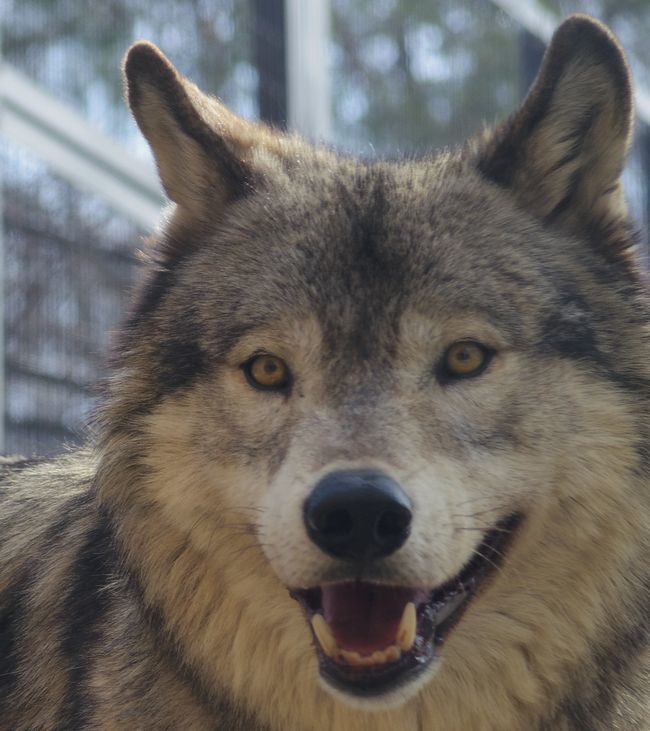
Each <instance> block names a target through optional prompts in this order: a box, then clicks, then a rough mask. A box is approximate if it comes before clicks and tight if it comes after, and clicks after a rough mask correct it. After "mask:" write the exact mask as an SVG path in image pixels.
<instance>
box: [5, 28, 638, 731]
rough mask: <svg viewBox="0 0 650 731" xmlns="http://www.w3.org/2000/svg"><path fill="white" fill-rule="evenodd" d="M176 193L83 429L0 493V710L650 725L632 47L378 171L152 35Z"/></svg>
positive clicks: (454, 729) (161, 148)
mask: <svg viewBox="0 0 650 731" xmlns="http://www.w3.org/2000/svg"><path fill="white" fill-rule="evenodd" d="M124 70H125V77H126V86H127V93H128V99H129V103H130V106H131V109H132V111H133V114H134V116H135V119H136V121H137V123H138V125H139V127H140V129H141V130H142V132H143V134H144V136H145V137H146V139H147V140H148V142H149V144H150V146H151V148H152V150H153V153H154V156H155V158H156V161H157V166H158V170H159V173H160V178H161V180H162V183H163V185H164V188H165V190H166V192H167V194H168V196H169V198H170V200H171V201H172V203H171V207H170V209H169V210H168V211H167V213H166V218H165V221H164V223H163V224H162V225H161V227H160V230H159V231H157V232H156V233H155V234H154V235H153V237H152V239H151V240H150V241H148V242H147V244H146V247H145V248H146V250H145V252H144V257H145V269H146V272H145V276H144V278H143V281H142V284H141V286H140V288H139V289H138V292H137V294H136V296H135V298H134V301H133V305H132V309H131V311H130V313H129V315H128V317H127V319H126V321H125V323H124V325H123V327H122V329H121V332H120V334H119V337H118V339H117V342H116V343H115V347H114V351H113V355H112V361H111V369H110V375H109V376H108V378H107V379H106V382H105V384H104V385H103V395H102V400H101V404H100V406H99V408H98V411H97V416H96V419H95V422H94V432H93V433H94V436H93V438H92V439H91V440H90V442H89V444H88V445H87V446H86V447H85V448H84V449H82V450H80V451H70V452H68V453H67V454H65V455H63V456H60V457H58V458H57V459H54V460H50V461H38V460H36V461H34V460H25V459H15V458H14V459H6V460H5V461H4V463H3V465H2V474H3V478H2V482H1V483H0V506H1V507H0V727H1V728H2V729H12V730H14V731H16V730H28V729H29V730H34V729H46V730H47V729H192V730H194V729H196V730H197V731H201V729H227V730H229V731H253V730H255V731H294V730H295V731H371V730H372V731H389V730H390V731H395V730H396V729H399V730H404V731H411V730H412V731H551V730H552V731H570V730H571V731H577V730H581V731H605V730H606V731H612V730H613V729H617V730H619V731H639V730H647V729H650V705H649V698H650V680H649V669H650V653H649V642H648V626H649V618H648V606H649V604H650V572H649V568H648V547H649V538H650V489H649V486H650V420H649V416H648V401H649V399H650V331H649V322H650V309H649V302H648V295H647V285H646V274H645V273H644V271H643V268H642V266H641V264H640V257H639V255H638V253H637V250H638V235H637V233H636V229H635V226H634V225H633V223H632V222H631V220H630V217H629V215H628V213H627V209H626V205H625V201H624V197H623V192H622V186H621V171H622V168H623V163H624V160H625V156H626V151H627V149H628V146H629V142H630V134H631V128H632V118H633V103H632V91H631V83H630V75H629V72H628V66H627V64H626V61H625V58H624V55H623V53H622V51H621V48H620V46H619V44H618V42H617V40H616V39H615V38H614V36H613V35H612V33H611V32H610V31H609V30H608V29H607V28H606V27H605V26H603V25H602V24H600V23H599V22H597V21H595V20H593V19H590V18H589V17H587V16H580V15H578V16H572V17H571V18H569V19H568V20H566V21H565V22H564V23H563V24H562V25H561V26H560V27H559V29H558V30H557V31H556V33H555V35H554V37H553V40H552V42H551V44H550V46H549V48H548V50H547V53H546V55H545V58H544V61H543V64H542V67H541V70H540V72H539V75H538V77H537V79H536V81H535V83H534V85H533V87H532V89H531V91H530V93H529V94H528V95H527V97H526V99H525V100H524V102H523V104H522V105H521V107H520V108H519V109H518V110H517V111H516V112H514V113H513V114H512V116H510V117H509V118H508V119H506V120H505V121H504V122H502V123H501V124H499V125H497V126H496V127H495V128H493V129H486V130H484V131H482V132H480V133H479V134H477V135H476V137H474V138H473V139H471V140H470V141H469V142H467V143H466V144H464V145H463V146H461V147H459V148H458V149H455V150H448V151H443V152H441V153H439V154H436V155H430V156H427V157H425V158H423V159H421V160H416V161H414V160H408V161H392V162H390V161H383V162H382V161H364V160H357V159H352V158H351V157H346V156H340V155H337V154H336V153H335V152H334V151H333V150H331V149H328V148H324V147H313V146H310V145H308V144H307V143H306V142H304V141H302V140H301V139H299V138H298V137H296V136H294V135H290V134H285V133H282V132H279V131H277V130H273V129H270V128H267V127H265V126H263V125H260V124H254V123H251V122H248V121H245V120H243V119H240V118H239V117H237V116H236V115H235V114H233V113H232V112H230V111H229V110H227V109H226V108H225V107H224V106H223V105H222V104H221V103H220V102H219V101H218V100H216V99H214V98H211V97H209V96H206V95H204V94H203V93H202V92H201V91H199V89H198V88H197V87H196V86H194V85H193V84H192V83H191V82H190V81H188V80H187V79H185V78H184V77H183V76H181V75H180V74H179V73H178V72H177V71H176V70H175V68H174V67H173V66H172V65H171V63H170V62H169V61H168V60H167V59H166V58H165V56H163V55H162V53H161V52H160V51H159V50H158V49H157V48H156V47H154V46H153V45H151V44H149V43H147V42H138V43H136V44H135V45H134V46H133V47H132V48H131V49H130V50H129V52H128V54H127V56H126V60H125V66H124Z"/></svg>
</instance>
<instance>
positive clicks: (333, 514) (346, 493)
mask: <svg viewBox="0 0 650 731" xmlns="http://www.w3.org/2000/svg"><path fill="white" fill-rule="evenodd" d="M412 507H413V506H412V504H411V501H410V500H409V498H408V496H407V495H406V493H405V492H404V491H403V490H402V489H401V488H400V486H399V485H398V484H397V483H396V482H395V480H393V479H391V478H390V477H388V475H385V474H383V473H382V472H372V471H369V470H341V471H337V472H331V473H330V474H329V475H326V476H325V477H323V478H322V479H321V480H320V481H319V482H318V483H317V484H316V487H315V488H314V489H313V490H312V493H311V495H310V496H309V497H308V498H307V500H306V501H305V505H304V521H305V526H306V527H307V534H308V535H309V537H310V538H311V540H312V541H313V542H314V543H315V544H316V545H317V546H318V547H319V548H320V549H322V550H323V551H324V552H325V553H327V554H329V555H330V556H334V558H340V559H343V560H345V561H369V560H371V559H377V558H384V557H385V556H389V555H390V554H391V553H394V552H395V551H397V549H398V548H399V547H400V546H401V545H402V544H403V543H404V541H406V539H407V538H408V536H409V533H410V530H411V518H412V512H411V510H412Z"/></svg>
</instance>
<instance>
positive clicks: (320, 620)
mask: <svg viewBox="0 0 650 731" xmlns="http://www.w3.org/2000/svg"><path fill="white" fill-rule="evenodd" d="M311 626H312V628H313V630H314V634H315V635H316V639H317V640H318V643H319V644H320V646H321V648H322V649H323V652H324V653H325V654H326V655H327V657H334V656H335V655H336V654H337V651H338V647H337V644H336V640H335V639H334V635H333V634H332V630H331V629H330V628H329V625H328V624H327V622H326V621H325V617H323V615H322V614H314V616H313V617H312V618H311Z"/></svg>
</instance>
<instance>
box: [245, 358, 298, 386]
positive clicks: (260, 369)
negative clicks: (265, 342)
mask: <svg viewBox="0 0 650 731" xmlns="http://www.w3.org/2000/svg"><path fill="white" fill-rule="evenodd" d="M244 373H245V374H246V377H247V379H248V382H249V383H250V384H251V386H254V387H255V388H259V389H262V390H271V391H281V390H283V389H285V388H286V387H287V386H288V385H289V382H290V373H289V367H288V366H287V364H286V363H285V362H284V361H283V360H282V359H281V358H278V357H277V356H275V355H266V354H263V355H256V356H255V357H254V358H251V359H250V360H249V361H247V362H246V363H244Z"/></svg>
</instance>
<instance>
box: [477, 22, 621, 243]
mask: <svg viewBox="0 0 650 731" xmlns="http://www.w3.org/2000/svg"><path fill="white" fill-rule="evenodd" d="M632 107H633V104H632V89H631V81H630V74H629V71H628V67H627V63H626V61H625V57H624V55H623V52H622V50H621V48H620V46H619V44H618V42H617V40H616V39H615V37H614V36H613V35H612V33H611V32H610V31H609V30H608V29H607V28H606V27H605V26H604V25H602V24H601V23H599V22H598V21H596V20H594V19H592V18H589V17H588V16H585V15H574V16H572V17H570V18H568V19H567V20H566V21H565V22H564V23H562V25H560V27H559V28H558V29H557V31H556V32H555V34H554V36H553V38H552V40H551V43H550V46H549V48H548V50H547V51H546V55H545V56H544V61H543V63H542V67H541V69H540V71H539V74H538V76H537V78H536V80H535V82H534V84H533V86H532V89H531V91H530V92H529V94H528V96H527V97H526V99H525V101H524V103H523V105H522V106H521V108H520V109H519V110H518V111H517V112H515V114H514V115H512V116H511V117H510V118H509V119H507V120H506V121H505V122H503V123H502V124H501V125H500V126H499V127H497V128H496V130H495V131H494V132H493V133H492V134H491V136H488V137H487V139H486V140H484V141H483V142H482V143H480V145H479V155H478V167H479V169H480V171H481V172H482V173H483V174H484V175H485V176H487V177H488V178H489V179H491V180H493V181H494V182H496V183H498V184H499V185H501V186H503V187H507V188H509V189H510V190H511V191H512V193H513V195H514V196H515V198H516V199H517V201H518V202H519V204H520V205H522V206H524V207H525V208H527V209H528V210H529V211H531V212H532V213H533V214H534V215H535V216H537V217H539V218H540V219H542V220H543V221H545V222H549V223H550V222H553V223H555V224H559V225H566V226H568V227H569V228H571V229H573V230H575V231H577V230H584V229H585V227H590V228H592V227H593V225H594V224H595V225H596V227H597V228H598V229H600V230H601V231H607V230H609V229H610V228H611V227H612V226H611V225H612V224H613V223H614V222H615V221H618V220H620V218H621V217H624V216H626V213H627V210H626V206H625V202H624V200H623V191H622V186H621V180H620V177H621V172H622V169H623V164H624V161H625V156H626V153H627V149H628V146H629V143H630V136H631V130H632V121H633V108H632ZM592 230H593V229H592Z"/></svg>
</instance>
